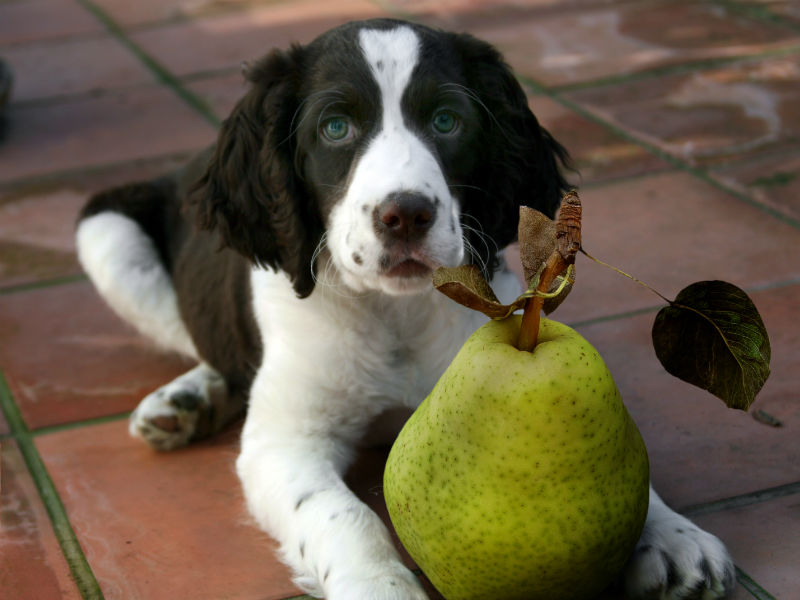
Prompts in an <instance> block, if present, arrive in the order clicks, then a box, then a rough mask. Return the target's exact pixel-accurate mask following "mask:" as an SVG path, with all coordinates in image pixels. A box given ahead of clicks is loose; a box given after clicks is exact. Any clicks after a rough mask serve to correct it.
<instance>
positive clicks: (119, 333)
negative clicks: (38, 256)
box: [0, 282, 191, 429]
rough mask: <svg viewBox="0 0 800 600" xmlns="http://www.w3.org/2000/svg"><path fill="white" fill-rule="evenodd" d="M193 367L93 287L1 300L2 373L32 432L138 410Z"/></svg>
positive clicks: (55, 289)
mask: <svg viewBox="0 0 800 600" xmlns="http://www.w3.org/2000/svg"><path fill="white" fill-rule="evenodd" d="M190 366H191V365H190V364H189V363H186V362H184V361H183V360H182V359H179V358H177V357H172V356H165V355H163V354H160V353H158V352H157V351H156V350H155V349H153V348H152V347H151V346H150V345H149V343H148V342H147V341H146V340H144V339H143V338H141V337H140V336H139V335H138V334H136V333H135V332H133V331H132V330H131V329H130V328H129V327H128V326H127V325H124V324H123V323H122V322H121V321H120V320H119V319H118V318H117V317H116V316H115V315H113V314H112V313H111V311H110V309H108V308H107V307H106V306H105V305H104V304H103V303H102V301H101V300H100V298H99V297H98V296H97V295H96V293H95V292H94V290H93V288H92V287H91V285H90V284H89V283H88V282H80V283H74V284H66V285H60V286H55V287H49V288H44V289H39V290H33V291H26V292H17V293H12V294H7V295H3V296H0V368H2V369H3V373H4V375H5V377H6V381H7V382H8V385H9V387H10V389H11V393H12V394H13V396H14V398H15V400H16V401H17V404H18V405H19V407H20V410H21V412H22V416H23V418H24V419H25V422H26V423H27V424H28V427H29V428H31V429H37V428H40V427H45V426H48V425H56V424H60V423H69V422H73V421H80V420H84V419H89V418H93V417H100V416H105V415H113V414H118V413H121V412H126V411H130V410H133V408H135V407H136V405H137V404H138V402H139V400H141V399H142V398H143V397H144V396H145V395H146V394H149V393H150V392H152V391H153V390H154V389H156V388H158V387H159V386H161V385H163V384H165V383H167V382H169V381H170V380H171V379H173V378H174V377H176V376H178V375H179V374H181V373H182V372H183V371H186V370H188V368H189V367H190Z"/></svg>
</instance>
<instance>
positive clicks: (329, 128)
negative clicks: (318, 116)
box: [322, 117, 350, 142]
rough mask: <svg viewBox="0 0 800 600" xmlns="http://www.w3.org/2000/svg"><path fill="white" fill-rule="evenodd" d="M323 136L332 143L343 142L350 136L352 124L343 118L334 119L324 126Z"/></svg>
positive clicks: (326, 122)
mask: <svg viewBox="0 0 800 600" xmlns="http://www.w3.org/2000/svg"><path fill="white" fill-rule="evenodd" d="M322 135H324V136H325V137H326V138H328V139H329V140H330V141H332V142H341V141H344V140H346V139H347V138H348V136H349V135H350V123H349V122H348V121H347V119H345V118H343V117H333V118H332V119H328V120H327V121H325V122H324V123H323V124H322Z"/></svg>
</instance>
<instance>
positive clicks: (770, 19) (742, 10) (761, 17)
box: [713, 0, 800, 33]
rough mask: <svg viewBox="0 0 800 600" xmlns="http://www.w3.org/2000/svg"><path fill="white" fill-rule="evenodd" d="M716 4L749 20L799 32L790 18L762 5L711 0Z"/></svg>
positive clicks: (798, 25) (735, 0) (799, 26)
mask: <svg viewBox="0 0 800 600" xmlns="http://www.w3.org/2000/svg"><path fill="white" fill-rule="evenodd" d="M713 1H714V3H715V4H717V5H718V6H722V7H723V8H725V9H727V10H729V11H730V12H731V13H734V14H738V15H739V16H740V17H744V18H746V19H749V20H751V21H761V22H762V23H766V24H767V25H777V26H778V27H783V28H784V29H788V30H789V31H792V32H794V33H800V24H797V23H795V22H794V21H792V20H791V19H787V18H786V17H784V16H783V15H781V14H779V13H775V12H772V10H770V9H769V7H767V6H764V5H753V4H752V3H748V4H746V3H743V2H740V1H739V0H713Z"/></svg>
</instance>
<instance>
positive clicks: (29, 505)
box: [0, 440, 81, 600]
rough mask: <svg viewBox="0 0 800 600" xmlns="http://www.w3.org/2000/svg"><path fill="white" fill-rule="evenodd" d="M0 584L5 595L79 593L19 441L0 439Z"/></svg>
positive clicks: (34, 597)
mask: <svg viewBox="0 0 800 600" xmlns="http://www.w3.org/2000/svg"><path fill="white" fill-rule="evenodd" d="M0 460H1V461H2V464H1V465H0V489H2V492H0V589H1V590H3V597H4V598H9V599H10V598H25V599H30V600H50V599H53V598H63V599H64V600H72V599H75V600H78V599H80V597H81V595H80V592H79V591H78V588H77V586H76V585H75V582H74V581H73V580H72V577H71V574H70V571H69V566H68V565H67V561H66V560H65V558H64V556H63V554H62V553H61V547H60V546H59V544H58V540H57V539H56V537H55V534H54V533H53V526H52V524H51V523H50V518H49V517H48V515H47V510H46V509H45V507H44V505H43V504H42V501H41V500H40V498H39V493H38V491H37V489H36V485H35V484H34V482H33V480H32V479H31V476H30V474H29V473H28V469H27V467H26V466H25V461H24V460H23V458H22V455H21V454H20V451H19V449H18V448H17V445H16V444H15V443H14V442H13V441H11V440H4V441H2V442H0Z"/></svg>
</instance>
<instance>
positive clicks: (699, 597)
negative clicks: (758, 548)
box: [624, 524, 735, 600]
mask: <svg viewBox="0 0 800 600" xmlns="http://www.w3.org/2000/svg"><path fill="white" fill-rule="evenodd" d="M624 580H625V589H626V592H627V595H628V597H630V598H632V599H636V600H650V599H654V600H717V599H720V598H725V597H727V596H728V595H729V594H730V593H731V591H732V590H733V587H734V584H735V567H734V565H733V561H732V560H731V557H730V555H729V554H728V552H727V550H726V549H725V546H724V545H723V544H722V542H720V541H719V540H718V539H717V538H716V537H714V536H713V535H711V534H710V533H707V532H705V531H702V530H700V529H698V528H697V527H695V526H694V525H692V524H688V525H686V526H683V527H676V528H674V529H673V530H672V531H669V532H666V533H665V532H664V531H660V532H659V535H657V536H654V538H653V539H649V540H643V541H642V542H640V544H639V546H637V548H636V550H634V553H633V555H632V556H631V558H630V560H629V561H628V565H627V566H626V567H625V573H624Z"/></svg>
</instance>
